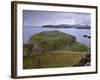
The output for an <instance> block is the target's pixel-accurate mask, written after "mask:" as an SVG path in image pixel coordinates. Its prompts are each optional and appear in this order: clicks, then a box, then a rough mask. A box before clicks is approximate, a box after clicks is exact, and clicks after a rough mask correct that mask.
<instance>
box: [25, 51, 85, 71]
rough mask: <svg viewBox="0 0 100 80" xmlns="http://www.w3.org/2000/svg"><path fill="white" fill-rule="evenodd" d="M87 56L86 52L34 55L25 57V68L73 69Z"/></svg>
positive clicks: (54, 52)
mask: <svg viewBox="0 0 100 80" xmlns="http://www.w3.org/2000/svg"><path fill="white" fill-rule="evenodd" d="M85 55H86V52H72V51H63V50H61V51H58V50H56V51H51V52H49V53H45V54H43V55H36V54H34V55H32V56H24V57H23V60H24V61H23V62H24V63H23V68H24V69H32V68H52V67H71V66H73V64H75V63H77V62H78V61H79V60H81V59H82V58H83V57H84V56H85Z"/></svg>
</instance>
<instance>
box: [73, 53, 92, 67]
mask: <svg viewBox="0 0 100 80" xmlns="http://www.w3.org/2000/svg"><path fill="white" fill-rule="evenodd" d="M90 62H91V54H90V53H87V54H86V55H85V57H83V58H82V59H81V60H79V61H78V62H77V63H75V64H74V65H73V66H90V65H91V63H90Z"/></svg>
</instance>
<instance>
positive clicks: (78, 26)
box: [42, 24, 91, 29]
mask: <svg viewBox="0 0 100 80" xmlns="http://www.w3.org/2000/svg"><path fill="white" fill-rule="evenodd" d="M42 27H50V28H77V29H91V27H90V26H89V25H80V24H75V25H69V24H60V25H43V26H42Z"/></svg>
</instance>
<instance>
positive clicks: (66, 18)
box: [23, 10, 91, 26]
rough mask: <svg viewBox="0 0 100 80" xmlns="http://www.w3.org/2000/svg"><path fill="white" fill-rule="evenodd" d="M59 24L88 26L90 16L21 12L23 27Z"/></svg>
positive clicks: (49, 12)
mask: <svg viewBox="0 0 100 80" xmlns="http://www.w3.org/2000/svg"><path fill="white" fill-rule="evenodd" d="M59 24H83V25H84V24H85V25H90V24H91V14H89V13H67V12H54V11H33V10H23V25H24V26H42V25H59Z"/></svg>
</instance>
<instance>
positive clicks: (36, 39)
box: [23, 30, 90, 69]
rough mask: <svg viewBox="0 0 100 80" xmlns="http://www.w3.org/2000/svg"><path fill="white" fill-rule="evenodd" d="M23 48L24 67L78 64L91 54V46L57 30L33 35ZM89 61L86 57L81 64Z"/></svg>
mask: <svg viewBox="0 0 100 80" xmlns="http://www.w3.org/2000/svg"><path fill="white" fill-rule="evenodd" d="M23 48H24V49H23V51H24V58H23V60H24V63H23V68H24V69H31V68H52V67H69V66H75V65H76V64H77V66H78V62H80V61H81V59H83V58H84V57H85V56H87V55H88V54H89V55H90V51H89V48H88V47H87V46H85V45H83V44H80V43H78V42H77V41H76V38H75V37H74V36H72V35H70V34H66V33H64V32H60V31H57V30H54V31H43V32H40V33H37V34H35V35H32V36H31V37H30V39H29V41H28V43H27V44H24V45H23ZM88 58H89V60H90V57H88ZM83 61H84V60H83ZM87 62H89V61H87V60H86V59H85V63H84V64H81V65H80V64H79V66H85V65H86V64H87Z"/></svg>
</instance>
